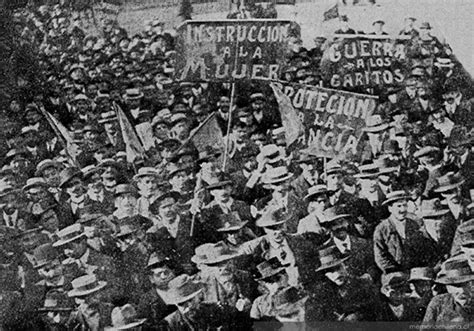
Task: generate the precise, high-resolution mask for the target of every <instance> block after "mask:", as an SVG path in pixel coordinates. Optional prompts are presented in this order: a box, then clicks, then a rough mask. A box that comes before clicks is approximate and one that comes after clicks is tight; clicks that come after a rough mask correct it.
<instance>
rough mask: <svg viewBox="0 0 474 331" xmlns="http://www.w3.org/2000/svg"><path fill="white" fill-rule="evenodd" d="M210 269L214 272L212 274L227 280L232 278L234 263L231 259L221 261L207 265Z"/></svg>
mask: <svg viewBox="0 0 474 331" xmlns="http://www.w3.org/2000/svg"><path fill="white" fill-rule="evenodd" d="M209 267H210V270H212V272H213V273H214V275H215V276H216V277H217V278H218V279H219V280H221V281H229V280H230V279H232V277H233V274H234V271H235V265H234V263H233V261H232V260H227V261H223V262H219V263H216V264H213V265H209Z"/></svg>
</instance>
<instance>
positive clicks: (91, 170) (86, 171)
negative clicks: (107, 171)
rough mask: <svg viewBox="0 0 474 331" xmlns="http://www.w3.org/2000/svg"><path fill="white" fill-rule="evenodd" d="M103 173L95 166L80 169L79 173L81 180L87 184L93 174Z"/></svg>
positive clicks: (101, 169)
mask: <svg viewBox="0 0 474 331" xmlns="http://www.w3.org/2000/svg"><path fill="white" fill-rule="evenodd" d="M103 171H104V169H103V168H100V167H98V166H95V165H92V164H91V165H88V166H86V167H84V168H82V169H81V172H82V174H83V176H82V179H83V180H84V181H85V182H87V181H89V180H90V179H91V177H92V176H93V175H95V174H101V173H102V172H103Z"/></svg>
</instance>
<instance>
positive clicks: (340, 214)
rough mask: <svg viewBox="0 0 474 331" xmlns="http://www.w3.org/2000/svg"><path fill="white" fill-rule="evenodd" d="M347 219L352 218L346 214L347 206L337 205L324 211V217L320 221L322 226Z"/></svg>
mask: <svg viewBox="0 0 474 331" xmlns="http://www.w3.org/2000/svg"><path fill="white" fill-rule="evenodd" d="M347 217H351V215H350V214H348V213H347V212H346V208H345V206H344V205H336V206H333V207H329V208H327V209H325V210H324V211H323V217H322V218H321V219H320V222H321V224H330V223H331V222H334V221H337V220H340V219H342V218H347Z"/></svg>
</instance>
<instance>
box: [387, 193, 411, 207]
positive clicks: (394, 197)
mask: <svg viewBox="0 0 474 331" xmlns="http://www.w3.org/2000/svg"><path fill="white" fill-rule="evenodd" d="M400 200H410V196H409V195H408V194H407V193H406V192H405V191H402V190H400V191H393V192H390V193H388V194H387V196H386V197H385V200H384V202H382V206H385V205H389V204H392V203H394V202H396V201H400Z"/></svg>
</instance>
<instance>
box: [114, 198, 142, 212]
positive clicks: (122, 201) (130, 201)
mask: <svg viewBox="0 0 474 331" xmlns="http://www.w3.org/2000/svg"><path fill="white" fill-rule="evenodd" d="M115 204H116V207H117V209H119V210H122V211H124V212H132V211H134V210H135V208H136V207H137V197H135V195H133V194H131V193H125V194H121V195H119V196H118V197H117V198H115Z"/></svg>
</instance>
